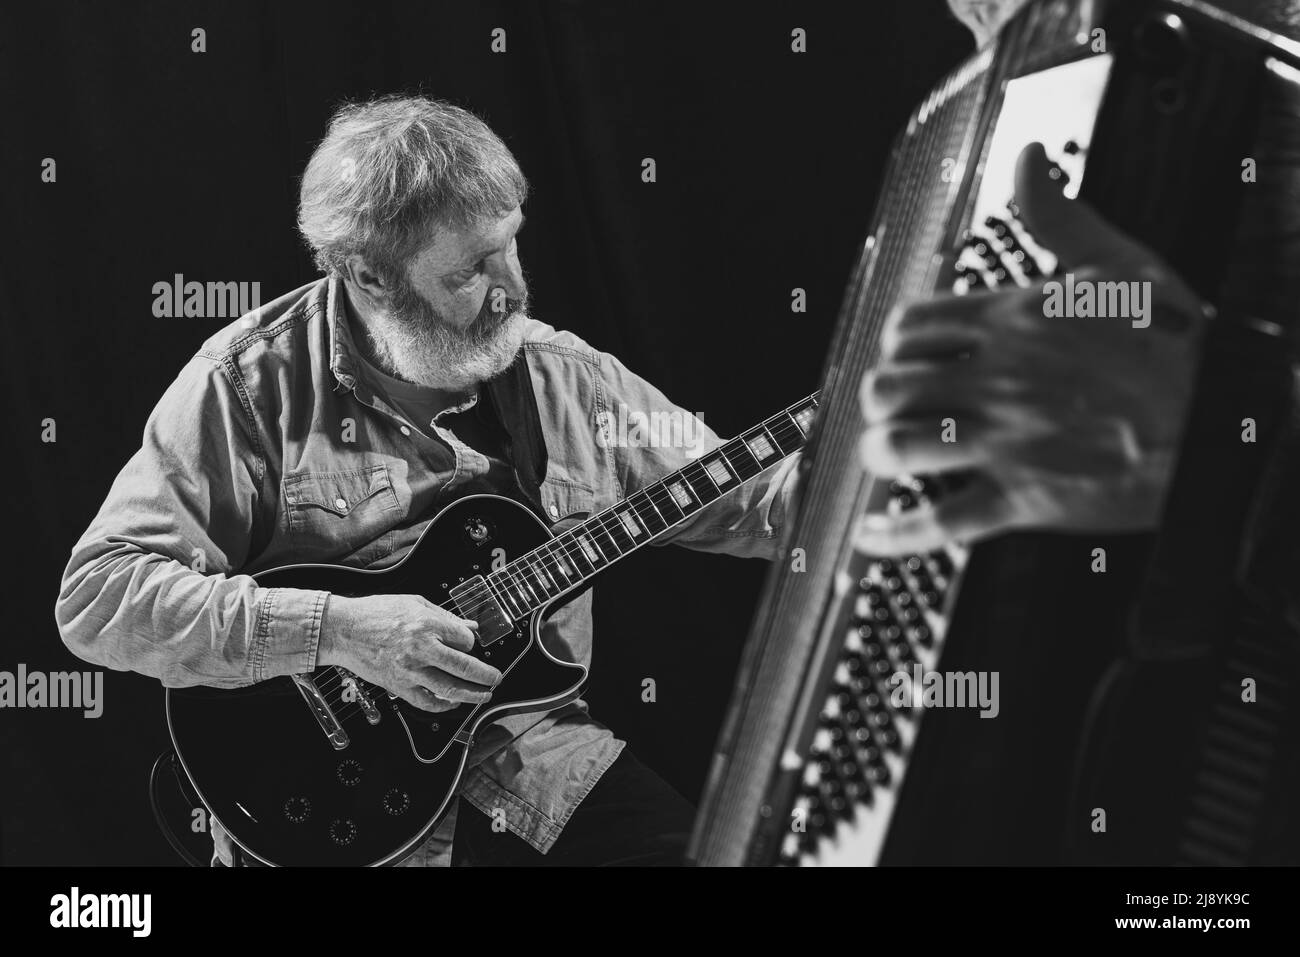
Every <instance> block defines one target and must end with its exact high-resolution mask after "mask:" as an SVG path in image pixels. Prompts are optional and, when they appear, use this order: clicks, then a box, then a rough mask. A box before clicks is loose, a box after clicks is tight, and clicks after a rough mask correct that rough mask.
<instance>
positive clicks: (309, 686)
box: [290, 675, 350, 751]
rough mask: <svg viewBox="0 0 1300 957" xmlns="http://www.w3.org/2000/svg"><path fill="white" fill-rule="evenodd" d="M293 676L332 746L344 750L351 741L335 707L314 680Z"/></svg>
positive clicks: (304, 676)
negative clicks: (332, 706) (326, 698)
mask: <svg viewBox="0 0 1300 957" xmlns="http://www.w3.org/2000/svg"><path fill="white" fill-rule="evenodd" d="M290 677H291V678H293V683H294V685H295V686H296V687H297V688H298V691H299V692H301V693H302V697H303V700H304V701H306V702H307V707H308V708H310V709H311V713H312V714H313V715H314V716H315V717H316V721H317V722H318V723H319V724H320V729H321V730H322V731H324V732H325V737H326V738H328V739H329V743H330V746H331V747H333V748H334V750H335V751H342V750H343V749H344V748H346V747H347V746H348V744H349V743H350V742H349V740H348V733H347V732H346V731H344V730H343V725H341V724H339V719H338V717H337V716H336V715H335V714H334V709H333V708H331V707H330V706H329V702H328V701H326V700H325V696H324V695H323V694H321V693H320V689H319V688H317V687H316V682H314V681H312V680H311V679H310V678H308V677H307V676H306V675H290Z"/></svg>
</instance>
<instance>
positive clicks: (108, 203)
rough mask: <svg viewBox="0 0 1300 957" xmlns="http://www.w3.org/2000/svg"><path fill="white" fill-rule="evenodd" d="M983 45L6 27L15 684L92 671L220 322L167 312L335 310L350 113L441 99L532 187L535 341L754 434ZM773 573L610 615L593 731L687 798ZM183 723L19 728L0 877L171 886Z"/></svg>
mask: <svg viewBox="0 0 1300 957" xmlns="http://www.w3.org/2000/svg"><path fill="white" fill-rule="evenodd" d="M796 28H802V29H803V30H805V31H806V35H807V52H806V53H795V52H792V49H791V37H792V30H794V29H796ZM497 29H500V30H504V31H505V33H504V37H505V52H493V50H492V41H493V31H494V30H497ZM195 30H202V31H203V40H204V44H205V46H206V51H205V52H194V50H193V46H194V44H195V39H194V36H195V34H194V32H193V31H195ZM969 46H970V40H969V38H968V37H967V36H966V34H965V33H964V31H963V30H962V29H961V28H960V26H959V25H957V24H956V23H955V21H953V20H952V19H951V17H950V16H949V15H948V13H947V10H946V7H945V5H944V4H943V2H942V0H892V2H873V3H863V4H843V3H829V2H815V3H809V2H799V3H794V2H790V3H769V4H757V5H754V4H746V3H726V4H718V5H712V4H701V3H682V4H673V3H647V4H622V3H607V2H598V0H554V2H541V0H521V2H513V3H511V2H482V3H468V4H466V3H455V4H453V3H438V2H426V3H399V2H391V0H390V2H367V3H361V2H356V3H342V2H318V3H303V4H294V3H270V2H248V0H244V2H215V0H210V2H185V3H163V2H152V3H141V2H122V3H107V2H104V3H89V2H86V3H70V2H55V3H48V2H46V3H39V4H26V5H23V9H22V10H20V11H14V10H8V11H6V13H5V14H4V15H3V24H2V25H0V98H3V105H4V109H3V116H4V125H5V129H6V134H5V136H4V147H3V150H2V151H0V163H3V177H2V178H0V196H2V197H3V199H2V203H3V213H4V215H3V222H4V229H3V230H2V231H0V243H3V249H4V268H3V269H0V309H3V312H4V320H5V323H4V328H5V344H4V357H5V361H4V368H5V372H6V374H5V376H4V384H3V388H4V392H5V396H6V407H7V413H8V414H7V415H6V416H5V417H4V429H5V438H6V441H5V444H4V449H5V450H6V452H7V453H8V455H9V465H8V467H7V468H6V469H5V473H6V487H7V489H8V494H7V495H6V504H7V506H8V514H9V519H8V521H7V523H6V527H7V529H8V530H9V534H8V536H7V539H8V541H7V545H8V556H9V560H8V561H7V562H6V573H5V575H4V579H3V580H4V592H5V597H6V601H5V610H6V616H5V617H6V626H5V628H4V638H3V640H2V641H0V670H6V671H11V672H12V671H14V670H15V669H16V668H17V666H18V665H19V663H22V664H25V665H26V667H27V668H28V669H38V670H44V671H67V670H80V669H82V668H88V667H89V666H86V665H84V663H82V662H80V661H78V660H77V659H75V658H74V657H73V656H72V655H71V654H70V653H69V652H68V651H67V650H66V649H65V648H64V646H63V644H62V642H61V641H60V639H59V636H58V633H57V630H56V628H55V624H54V619H53V608H54V602H55V597H56V595H57V590H58V586H59V580H60V576H61V573H62V571H63V568H64V565H65V563H66V561H67V557H68V554H69V551H70V549H71V546H72V544H73V542H74V541H75V540H76V539H77V537H78V536H79V535H80V533H81V532H82V530H83V529H84V528H85V526H86V525H87V523H88V522H89V520H90V518H91V516H92V515H93V513H94V511H95V510H96V508H97V507H98V505H99V503H100V501H101V500H102V498H103V496H104V494H105V493H106V492H107V489H108V486H109V483H110V482H111V480H112V478H113V476H114V475H115V474H116V472H117V470H118V469H119V468H120V467H121V466H122V464H123V463H124V462H125V461H126V459H127V457H128V456H129V455H130V454H131V452H132V451H133V450H134V449H135V448H136V447H137V445H138V443H139V437H140V434H141V429H142V427H143V424H144V421H145V418H146V417H147V415H148V413H149V411H150V409H151V408H152V407H153V405H154V403H155V402H156V401H157V399H158V397H159V396H160V395H161V393H162V391H163V389H164V388H165V387H166V385H167V384H168V383H169V382H170V381H171V380H172V378H173V377H174V376H175V374H176V373H177V372H178V371H179V369H180V367H181V366H182V365H183V364H184V362H185V361H186V360H187V359H188V358H189V356H190V355H192V354H193V352H194V350H195V349H196V347H197V346H198V345H199V344H200V343H201V342H202V341H203V340H204V339H206V338H207V337H208V336H210V335H211V334H212V333H213V332H215V331H216V330H217V329H218V328H219V327H220V326H221V325H222V324H223V323H224V321H223V320H209V319H195V318H188V319H187V318H156V317H155V316H154V315H153V310H152V305H153V300H154V292H153V287H154V284H155V283H157V282H160V281H162V282H171V281H172V279H173V277H174V276H175V275H176V274H178V273H179V274H181V275H183V276H184V277H185V279H186V280H198V281H200V282H209V281H220V282H231V281H233V282H254V281H256V282H260V283H261V292H262V299H263V301H267V300H270V299H272V298H274V297H275V296H278V295H280V294H281V293H283V292H286V291H288V290H290V289H292V288H294V287H296V286H299V285H301V284H303V283H305V282H308V281H310V280H311V279H312V278H313V277H314V275H315V273H314V269H313V267H312V265H311V262H310V259H309V257H308V255H307V254H306V252H305V250H304V248H303V246H302V244H301V243H300V241H299V239H298V237H297V234H296V231H295V228H294V217H295V205H296V197H297V185H298V177H299V175H300V173H301V171H302V168H303V166H304V164H305V162H306V160H307V157H308V156H309V155H310V152H311V150H312V148H313V146H314V144H315V142H316V141H317V140H318V139H319V138H320V136H321V135H322V134H323V132H324V127H325V122H326V119H327V117H328V116H329V114H330V112H331V110H332V108H333V107H334V106H335V105H337V104H338V103H339V102H340V101H342V100H344V99H352V98H359V97H367V96H370V95H372V94H383V93H391V92H397V91H412V92H414V91H418V92H422V93H424V94H427V95H431V96H437V97H442V98H447V99H450V100H452V101H454V102H456V103H458V104H460V105H462V106H465V107H467V108H470V109H472V110H474V111H476V112H478V113H479V114H480V115H482V116H483V117H484V118H485V119H486V120H487V121H488V123H489V124H490V125H492V126H493V128H494V129H496V130H497V131H498V132H499V133H500V134H501V135H502V136H503V137H504V139H505V140H506V141H507V143H508V144H509V145H510V147H511V148H512V149H513V150H514V151H515V153H516V155H517V156H518V158H519V160H520V162H521V164H522V165H523V168H524V171H525V173H526V174H527V175H528V176H529V178H530V180H531V184H532V190H533V191H532V196H531V198H530V200H529V203H528V207H527V211H528V219H529V225H528V228H527V229H526V230H525V231H524V233H523V234H522V235H521V238H520V247H521V256H522V259H523V262H524V267H525V269H526V270H527V271H528V273H529V276H530V281H531V285H532V289H533V293H534V299H535V310H534V314H535V315H537V316H538V317H539V318H541V319H543V320H545V321H547V322H550V323H551V324H553V325H556V326H559V327H562V328H568V329H570V330H572V331H574V332H575V333H577V334H579V335H581V336H583V337H584V338H586V339H587V340H588V341H590V342H591V343H592V344H594V345H595V346H597V347H598V348H602V349H605V350H607V351H610V352H613V353H614V354H616V355H618V356H619V357H620V358H622V359H623V360H624V361H625V362H626V363H627V364H628V365H629V366H630V367H631V368H633V369H634V370H636V371H638V372H639V373H641V374H642V375H644V376H646V377H647V378H648V379H649V380H651V381H652V382H654V383H656V384H657V385H659V386H660V387H661V388H662V389H664V390H665V391H666V392H667V393H668V395H669V396H671V397H672V398H673V399H674V400H676V401H677V402H678V403H680V404H682V405H684V406H686V407H688V408H690V409H692V410H697V411H699V412H701V413H702V414H703V416H704V418H705V421H707V422H708V423H709V424H710V425H712V426H713V427H714V428H715V429H717V430H718V431H719V432H720V433H722V434H728V433H731V432H734V431H737V430H738V429H740V428H742V427H745V426H748V425H749V424H751V423H752V422H754V421H757V420H758V419H760V418H762V417H764V416H766V415H768V414H770V413H771V412H773V411H775V410H776V409H778V408H780V407H782V406H784V405H785V404H787V403H788V402H790V401H793V400H794V399H796V398H798V397H800V396H802V395H804V394H806V393H807V392H809V391H811V389H812V388H814V387H815V386H816V381H817V376H818V371H819V368H820V366H821V363H822V360H823V358H824V351H825V349H826V345H827V342H828V340H829V335H830V331H831V328H832V326H833V323H834V321H835V317H836V311H837V309H838V306H839V300H840V294H841V291H842V289H843V287H844V284H845V280H846V279H847V276H848V270H849V269H850V266H851V263H852V261H853V257H854V252H855V246H856V245H857V244H858V243H859V242H860V241H861V239H862V238H863V235H864V231H865V229H866V225H867V221H868V217H869V215H870V211H871V208H872V205H873V202H874V199H875V193H876V189H877V184H878V181H879V179H880V176H881V173H882V171H883V167H884V164H885V162H886V160H887V156H888V149H889V143H890V141H891V139H892V137H893V135H894V133H895V131H896V130H897V129H898V128H899V126H900V124H901V123H902V121H903V119H904V117H905V115H906V113H907V111H908V110H909V108H910V106H911V104H912V103H914V102H915V101H916V100H917V99H919V98H920V96H921V95H922V94H923V93H924V92H925V91H926V90H927V89H928V88H929V87H930V86H931V84H933V83H934V81H935V80H936V79H937V78H938V77H939V76H940V75H941V74H942V73H943V72H944V71H946V70H947V69H948V68H950V67H951V66H953V65H954V64H955V63H956V62H957V61H958V60H959V59H960V58H961V57H962V56H963V55H965V53H966V52H967V51H968V49H969ZM647 157H649V158H653V159H654V160H655V163H656V166H657V181H656V182H654V183H645V182H643V181H642V178H641V172H642V160H643V159H645V158H647ZM47 159H52V160H53V161H54V167H53V169H54V181H53V182H46V181H44V180H43V174H45V171H46V169H47V168H48V164H46V162H45V161H46V160H47ZM46 176H48V174H46ZM795 288H801V289H804V290H806V295H807V303H808V305H807V311H806V312H804V313H794V312H792V311H791V301H792V290H793V289H795ZM47 420H52V421H53V423H54V429H55V437H56V439H57V440H56V441H54V442H47V441H43V440H42V436H43V433H45V432H47ZM763 571H764V569H763V567H762V565H761V563H758V562H742V561H737V560H734V559H727V558H722V557H716V556H705V555H698V554H694V553H689V552H686V551H685V550H682V549H675V548H674V549H663V550H653V551H652V553H651V554H647V555H642V556H641V557H639V558H637V559H635V560H634V561H633V562H630V563H629V564H627V565H626V566H624V567H623V568H622V570H621V571H619V572H616V573H612V575H611V576H607V578H606V579H605V580H604V581H602V582H601V584H600V585H599V586H598V587H597V597H596V615H597V621H596V625H597V635H598V638H597V648H596V658H595V672H594V679H593V684H592V686H591V688H590V693H589V695H588V700H589V701H590V703H591V705H592V710H593V713H594V714H595V715H596V716H597V717H599V718H600V719H601V720H603V721H604V722H606V723H607V724H608V725H610V726H611V727H612V728H613V729H614V730H615V733H616V734H618V735H619V736H621V737H623V738H625V739H626V740H628V741H629V742H630V743H631V746H632V747H633V748H634V749H635V750H636V751H637V753H638V754H639V756H640V757H641V758H642V759H643V760H645V761H646V762H647V763H649V764H650V765H652V766H653V767H654V768H656V769H657V770H658V771H659V772H660V773H661V774H663V775H664V776H665V777H666V778H667V779H668V780H669V781H670V782H672V783H673V784H675V785H676V786H677V787H678V789H680V790H681V791H682V792H683V793H684V794H686V795H687V796H688V797H691V798H695V797H697V796H698V794H699V792H700V789H701V787H702V785H703V779H704V773H705V766H706V762H707V759H708V756H709V752H710V749H711V747H712V746H713V743H714V738H715V735H716V733H717V730H718V725H719V723H720V721H721V717H722V712H723V709H724V707H725V705H726V702H727V699H728V696H729V694H730V691H731V681H732V676H733V671H734V668H735V665H736V662H737V659H738V656H739V651H740V646H741V643H742V641H743V639H744V636H745V634H746V632H747V629H748V626H749V620H750V617H751V615H752V612H753V608H754V603H755V600H756V596H757V592H758V588H759V586H760V584H761V580H762V575H763ZM647 677H652V678H654V679H655V680H656V684H657V701H656V702H655V703H653V704H648V703H644V702H643V701H642V700H641V682H642V680H643V679H644V678H647ZM162 695H163V692H162V689H161V687H160V686H159V685H158V684H157V682H155V681H152V680H149V679H146V678H143V677H140V676H137V675H133V674H128V673H117V672H110V673H108V674H107V675H106V676H105V689H104V710H103V715H102V717H99V718H97V719H86V718H83V717H82V716H81V714H80V713H79V712H71V711H53V710H5V711H2V712H0V739H2V741H3V753H4V762H5V766H4V769H3V772H0V778H2V779H3V784H0V802H3V804H2V805H0V819H2V823H3V832H2V834H0V861H3V863H6V864H31V863H41V864H56V863H66V864H73V863H89V864H110V863H131V864H162V863H173V862H175V860H176V859H175V857H174V856H173V855H172V853H171V851H170V850H169V848H168V847H167V845H166V844H165V843H164V841H163V840H162V838H161V837H160V836H159V835H158V833H157V832H156V829H155V827H154V823H153V821H152V818H151V816H150V813H149V809H148V802H147V799H146V781H147V777H148V773H149V769H150V765H151V763H152V760H153V758H154V757H155V756H156V755H157V754H158V753H159V751H161V750H162V749H163V748H164V747H166V746H167V734H166V728H165V725H164V722H163V714H162Z"/></svg>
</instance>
